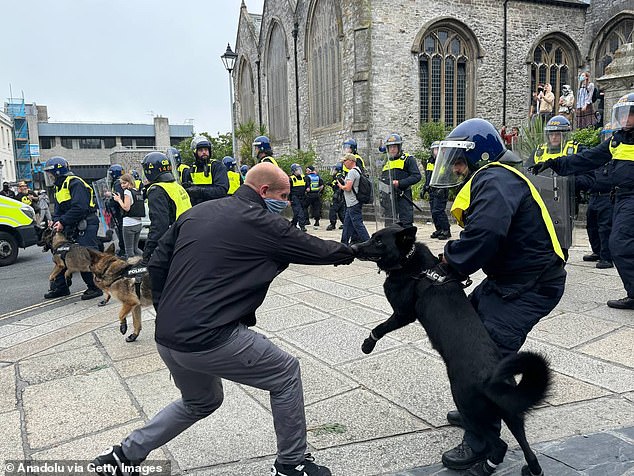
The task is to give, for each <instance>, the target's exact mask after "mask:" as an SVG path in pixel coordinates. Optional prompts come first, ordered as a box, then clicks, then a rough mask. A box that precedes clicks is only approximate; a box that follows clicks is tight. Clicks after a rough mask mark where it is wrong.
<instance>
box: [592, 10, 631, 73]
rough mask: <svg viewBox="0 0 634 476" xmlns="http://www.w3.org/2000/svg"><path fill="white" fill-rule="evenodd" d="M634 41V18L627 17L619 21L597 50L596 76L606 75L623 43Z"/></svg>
mask: <svg viewBox="0 0 634 476" xmlns="http://www.w3.org/2000/svg"><path fill="white" fill-rule="evenodd" d="M633 41H634V17H631V16H630V17H626V18H623V19H621V20H620V21H617V22H616V23H615V24H614V26H613V27H612V28H610V30H609V31H608V32H607V34H606V35H605V36H604V37H603V39H602V40H601V43H600V44H599V47H598V48H597V54H596V63H595V68H594V76H595V77H596V78H600V77H601V76H603V75H604V74H605V67H606V66H607V65H609V64H610V63H611V62H612V60H613V59H614V52H615V51H616V50H618V49H619V47H620V46H621V45H622V44H623V43H632V42H633Z"/></svg>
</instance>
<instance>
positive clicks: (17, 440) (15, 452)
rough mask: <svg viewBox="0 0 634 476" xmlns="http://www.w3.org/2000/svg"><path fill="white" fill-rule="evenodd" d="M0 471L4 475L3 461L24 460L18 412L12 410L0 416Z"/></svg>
mask: <svg viewBox="0 0 634 476" xmlns="http://www.w3.org/2000/svg"><path fill="white" fill-rule="evenodd" d="M0 415H1V416H0V434H1V435H2V438H0V471H2V473H3V474H4V460H7V459H24V451H23V449H22V434H21V432H20V412H19V411H17V410H12V411H9V412H6V413H2V414H0Z"/></svg>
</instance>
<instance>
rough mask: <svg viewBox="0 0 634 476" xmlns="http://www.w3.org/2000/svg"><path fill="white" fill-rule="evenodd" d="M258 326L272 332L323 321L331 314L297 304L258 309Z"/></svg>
mask: <svg viewBox="0 0 634 476" xmlns="http://www.w3.org/2000/svg"><path fill="white" fill-rule="evenodd" d="M255 315H256V317H257V323H258V327H260V328H262V329H265V330H267V331H270V332H277V331H281V330H283V329H289V328H292V327H298V326H302V325H304V324H309V323H311V322H316V321H323V320H324V319H328V318H329V317H330V316H329V315H328V314H327V313H325V312H322V311H318V310H317V309H313V308H311V307H308V306H305V305H304V304H295V305H293V306H291V307H286V308H283V309H273V310H270V311H259V310H258V311H256V313H255Z"/></svg>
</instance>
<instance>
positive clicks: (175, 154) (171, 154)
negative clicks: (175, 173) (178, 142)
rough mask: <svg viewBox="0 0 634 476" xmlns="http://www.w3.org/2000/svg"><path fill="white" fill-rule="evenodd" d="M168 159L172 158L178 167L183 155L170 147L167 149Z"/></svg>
mask: <svg viewBox="0 0 634 476" xmlns="http://www.w3.org/2000/svg"><path fill="white" fill-rule="evenodd" d="M167 157H169V158H171V159H172V160H173V161H174V163H175V164H176V166H179V165H180V164H181V162H182V159H181V153H180V152H179V151H178V149H177V148H175V147H169V148H168V149H167Z"/></svg>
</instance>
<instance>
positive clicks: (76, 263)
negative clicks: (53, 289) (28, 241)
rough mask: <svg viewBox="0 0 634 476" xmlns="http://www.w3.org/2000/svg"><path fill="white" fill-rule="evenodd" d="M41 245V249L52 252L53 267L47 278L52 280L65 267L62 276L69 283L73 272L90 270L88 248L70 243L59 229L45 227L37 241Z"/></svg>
mask: <svg viewBox="0 0 634 476" xmlns="http://www.w3.org/2000/svg"><path fill="white" fill-rule="evenodd" d="M38 245H40V246H42V251H48V250H51V252H52V253H53V263H55V267H54V268H53V271H52V272H51V274H50V276H49V277H48V280H49V281H51V282H53V281H55V278H56V277H57V276H58V275H59V273H61V272H62V271H64V268H65V269H66V272H65V273H64V276H65V277H66V283H67V284H68V286H70V285H71V279H72V276H73V273H75V272H87V273H89V272H90V262H91V257H90V254H89V253H88V248H85V247H84V246H81V245H78V244H75V243H72V242H71V241H70V240H69V239H68V238H66V235H64V233H63V232H61V231H57V232H56V231H55V230H54V229H53V228H46V229H45V230H44V231H43V232H42V236H41V238H40V240H39V242H38Z"/></svg>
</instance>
